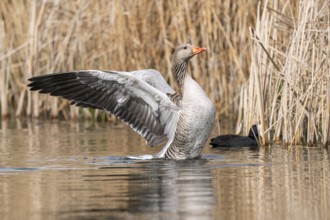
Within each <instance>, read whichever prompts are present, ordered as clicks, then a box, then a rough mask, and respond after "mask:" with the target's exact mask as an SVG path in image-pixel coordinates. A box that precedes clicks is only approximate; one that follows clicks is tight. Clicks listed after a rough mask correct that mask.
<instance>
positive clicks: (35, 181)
mask: <svg viewBox="0 0 330 220" xmlns="http://www.w3.org/2000/svg"><path fill="white" fill-rule="evenodd" d="M144 145H145V144H144V141H143V140H142V139H140V138H139V137H138V136H137V135H135V134H134V133H133V132H131V131H130V130H128V129H125V128H122V127H120V126H119V127H110V126H109V125H107V124H101V125H99V124H97V123H92V124H89V123H66V122H58V121H49V122H34V123H28V122H20V124H18V123H10V122H5V123H4V122H2V125H1V129H0V214H1V219H27V218H30V219H49V218H50V219H288V220H289V219H330V214H329V212H328V210H329V208H330V163H329V152H328V150H327V149H322V148H319V147H297V148H295V149H294V150H292V151H288V150H287V148H285V147H279V146H274V147H271V148H267V149H263V148H261V149H248V148H237V149H209V148H206V149H205V150H204V152H203V153H204V154H206V156H205V155H204V157H203V158H202V159H198V160H187V161H171V160H152V161H134V160H126V159H123V156H125V155H138V154H150V153H153V152H154V153H156V152H158V151H159V149H157V148H147V147H144Z"/></svg>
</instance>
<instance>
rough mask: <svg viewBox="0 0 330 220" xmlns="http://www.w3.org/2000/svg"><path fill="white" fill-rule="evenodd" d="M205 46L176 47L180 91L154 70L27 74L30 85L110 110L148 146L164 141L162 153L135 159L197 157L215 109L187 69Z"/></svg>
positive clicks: (91, 106)
mask: <svg viewBox="0 0 330 220" xmlns="http://www.w3.org/2000/svg"><path fill="white" fill-rule="evenodd" d="M203 51H205V49H204V48H197V47H192V46H191V45H189V44H184V45H181V46H179V47H178V48H177V49H176V51H175V53H174V55H173V62H174V65H173V72H174V76H175V78H176V81H177V84H178V86H179V88H180V92H179V93H176V92H175V91H174V90H173V89H172V88H171V87H170V86H169V85H168V84H167V83H166V81H165V80H164V78H163V77H162V76H161V74H160V73H159V72H158V71H157V70H153V69H147V70H137V71H132V72H123V71H100V70H83V71H73V72H67V73H55V74H49V75H43V76H37V77H33V78H31V79H29V80H30V81H31V83H30V84H29V87H30V89H31V91H36V90H39V92H40V93H48V94H50V95H52V96H60V97H63V98H65V99H68V100H70V101H71V104H72V105H76V106H81V107H88V108H96V109H103V110H106V111H108V112H111V113H112V114H114V115H116V116H117V117H118V118H119V119H121V120H122V121H124V122H125V123H126V124H128V125H129V126H130V127H131V128H133V129H134V130H135V131H136V132H137V133H138V134H140V135H141V136H142V137H144V138H145V140H146V141H147V144H148V145H150V146H154V145H160V144H164V143H165V142H166V144H165V146H164V148H163V149H162V150H161V152H159V153H158V154H156V155H154V156H151V155H144V156H142V157H135V158H140V159H147V158H154V157H167V158H173V159H186V158H195V157H198V156H199V155H200V152H201V149H202V148H203V146H204V145H205V142H206V139H207V137H208V135H209V133H210V131H211V128H212V126H213V122H214V113H215V110H214V106H213V104H212V102H211V101H210V100H209V99H208V97H207V96H206V95H205V93H204V91H203V90H202V89H201V88H200V86H199V85H198V84H197V83H196V82H195V81H194V80H193V79H192V78H191V77H190V76H189V74H188V73H187V68H188V61H189V59H190V58H191V57H193V56H194V55H196V54H198V53H201V52H203ZM198 119H200V120H198Z"/></svg>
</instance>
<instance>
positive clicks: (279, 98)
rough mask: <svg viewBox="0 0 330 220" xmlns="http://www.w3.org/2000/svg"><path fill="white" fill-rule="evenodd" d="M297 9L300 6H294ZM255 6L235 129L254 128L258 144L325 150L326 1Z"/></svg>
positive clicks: (329, 32)
mask: <svg viewBox="0 0 330 220" xmlns="http://www.w3.org/2000/svg"><path fill="white" fill-rule="evenodd" d="M298 3H299V4H298ZM280 6H281V7H279V5H276V4H267V5H265V6H260V10H258V11H260V13H258V16H257V21H256V25H255V31H254V30H253V29H251V38H252V39H253V45H252V48H251V58H252V59H251V60H252V62H251V69H250V73H251V75H250V78H249V81H248V83H247V84H246V85H244V86H243V87H242V90H241V101H240V109H239V117H238V126H237V128H238V129H240V128H242V127H243V128H244V129H245V130H248V129H249V127H250V124H251V123H255V122H259V123H260V124H261V125H262V128H263V130H264V131H265V132H264V133H263V143H264V144H265V143H268V142H281V143H287V144H289V145H290V146H291V145H292V144H301V143H307V144H314V143H323V144H326V143H327V140H328V133H329V132H328V131H329V128H328V126H329V111H330V102H329V101H330V97H329V95H330V94H329V88H330V84H329V83H330V81H329V76H330V59H329V58H330V57H329V49H330V48H329V36H330V29H329V27H330V8H329V7H330V5H329V1H328V0H318V1H314V0H300V1H297V4H291V2H290V1H287V4H283V5H280Z"/></svg>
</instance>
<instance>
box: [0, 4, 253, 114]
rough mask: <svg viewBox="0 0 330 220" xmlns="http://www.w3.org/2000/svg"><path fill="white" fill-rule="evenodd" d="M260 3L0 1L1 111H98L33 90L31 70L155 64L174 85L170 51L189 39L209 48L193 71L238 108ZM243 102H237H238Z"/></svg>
mask: <svg viewBox="0 0 330 220" xmlns="http://www.w3.org/2000/svg"><path fill="white" fill-rule="evenodd" d="M255 10H256V2H253V1H252V2H251V1H244V2H243V1H242V2H239V3H235V2H232V1H230V0H224V1H217V0H211V1H199V0H192V1H188V0H183V1H177V0H169V1H161V0H160V1H149V0H139V1H128V0H127V1H119V0H118V1H108V0H100V1H86V0H75V1H64V0H55V1H39V0H22V1H9V0H3V1H0V71H1V74H0V86H1V87H0V93H1V115H2V117H6V116H8V115H16V116H25V115H26V116H33V117H41V116H43V117H62V118H65V119H69V118H77V117H78V116H79V117H96V116H99V115H100V113H99V112H98V111H91V110H88V109H87V110H86V109H84V110H83V109H79V108H77V107H70V106H69V105H68V102H67V101H65V100H62V99H58V98H54V97H49V96H46V95H40V94H37V93H31V92H29V91H28V88H27V83H28V82H27V79H28V78H29V77H32V76H37V75H42V74H47V73H54V72H61V71H70V70H79V69H105V70H109V69H112V70H135V69H141V68H155V69H157V70H159V71H160V72H162V73H163V75H164V76H165V77H166V79H167V80H168V82H169V83H170V84H172V85H175V83H174V79H173V76H172V74H171V67H172V64H171V56H172V52H173V49H174V47H175V46H176V45H178V44H180V43H183V42H190V43H192V44H195V45H198V46H203V47H206V48H207V49H208V52H207V53H206V54H203V55H202V56H200V57H199V58H197V59H199V61H198V62H197V59H194V60H193V62H192V65H191V72H192V73H194V75H193V76H194V77H195V79H196V80H197V81H198V82H199V83H200V84H201V85H202V86H203V87H204V88H205V89H206V91H207V93H208V94H209V95H210V96H211V98H212V99H213V101H214V102H215V103H216V104H217V106H218V109H219V111H218V112H219V114H222V113H223V114H225V115H230V114H231V115H233V114H232V113H233V111H232V108H236V109H237V106H238V104H236V103H238V98H239V96H238V95H239V88H238V87H236V86H233V85H240V84H242V83H243V82H245V81H246V79H247V76H248V70H249V63H250V58H249V44H248V43H247V42H249V41H250V40H249V38H250V36H249V29H248V27H249V26H251V25H253V24H254V22H255ZM235 106H236V107H235Z"/></svg>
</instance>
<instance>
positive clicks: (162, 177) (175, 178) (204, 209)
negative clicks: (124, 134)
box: [65, 159, 215, 219]
mask: <svg viewBox="0 0 330 220" xmlns="http://www.w3.org/2000/svg"><path fill="white" fill-rule="evenodd" d="M206 163H207V162H206V161H205V160H202V159H200V160H191V161H179V162H176V161H168V160H155V161H150V162H138V163H137V164H135V165H134V166H126V167H121V168H119V169H120V170H121V173H120V174H118V173H117V172H118V171H117V169H118V167H102V168H100V169H101V173H100V174H90V175H84V176H83V178H84V181H87V182H88V183H87V184H88V185H90V186H92V185H93V186H94V187H95V186H99V187H98V188H99V189H102V190H99V192H98V193H95V194H94V195H90V196H87V197H85V200H86V201H85V202H86V203H89V204H88V205H87V207H88V208H87V209H78V210H77V209H73V210H70V211H69V212H67V213H65V214H66V215H69V216H71V217H72V215H73V214H74V215H73V216H76V217H79V218H82V217H83V216H89V217H91V216H93V218H96V219H99V218H110V217H111V218H120V217H123V212H124V211H125V212H128V211H129V213H130V214H128V213H127V214H126V216H130V217H137V216H140V215H141V217H149V218H151V219H158V218H164V219H173V218H178V217H179V218H185V217H190V219H191V218H195V219H210V218H211V217H212V215H213V209H214V204H215V197H214V195H215V193H214V189H213V186H212V176H211V172H210V169H209V167H207V166H206ZM111 186H112V187H114V188H112V189H109V188H107V187H111ZM85 202H84V203H85Z"/></svg>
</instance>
